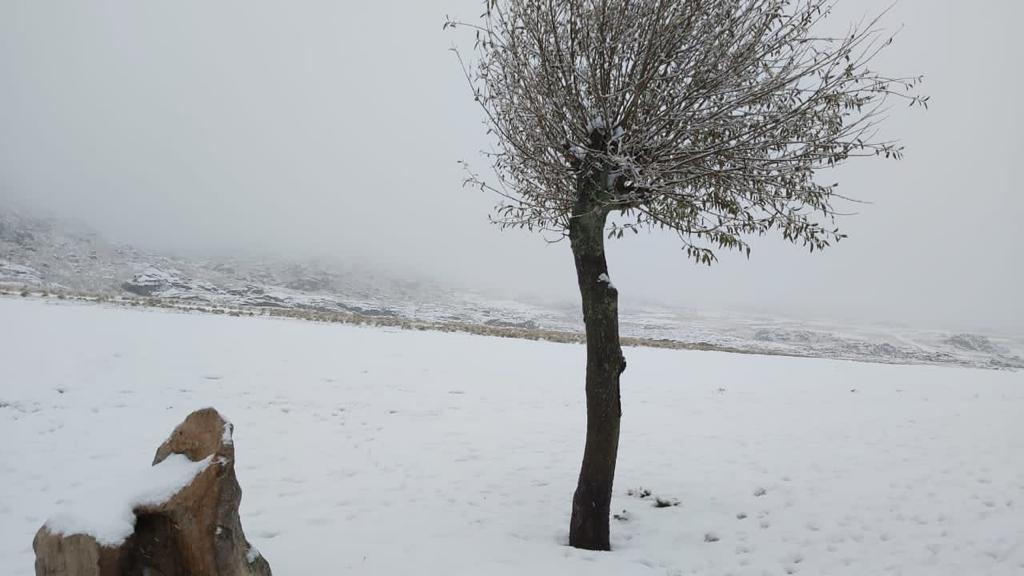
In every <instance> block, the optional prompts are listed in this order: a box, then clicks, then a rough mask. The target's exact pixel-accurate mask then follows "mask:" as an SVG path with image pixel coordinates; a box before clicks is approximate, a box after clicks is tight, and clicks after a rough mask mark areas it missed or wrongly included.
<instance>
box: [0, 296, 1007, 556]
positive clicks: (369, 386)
mask: <svg viewBox="0 0 1024 576" xmlns="http://www.w3.org/2000/svg"><path fill="white" fill-rule="evenodd" d="M0 325H2V326H3V327H4V329H3V330H0V366H2V374H3V376H2V379H0V438H3V441H2V442H0V486H2V487H3V490H0V574H4V575H5V576H29V575H30V574H32V573H33V569H32V558H33V556H32V550H31V546H30V545H31V541H32V536H33V534H34V532H35V530H36V529H37V528H38V527H39V526H40V525H41V524H42V522H43V521H44V520H45V519H46V518H47V517H48V516H50V515H52V514H56V513H59V512H60V511H61V510H62V509H64V507H65V506H66V505H67V503H68V502H70V501H75V500H79V499H82V498H88V497H89V494H91V493H93V492H94V491H96V490H98V489H99V488H101V487H103V486H105V485H107V484H108V483H110V482H111V481H112V479H117V478H119V477H121V476H122V475H124V474H127V473H129V472H130V471H131V470H132V469H133V467H135V466H136V465H137V463H139V462H146V461H148V460H149V459H150V458H151V456H152V450H153V448H154V447H155V446H156V445H157V444H159V442H160V441H161V440H162V439H163V438H164V437H165V436H166V435H167V432H168V430H170V428H171V427H173V426H174V425H175V424H176V423H177V422H179V421H180V420H181V419H182V418H183V417H184V416H185V415H186V414H188V413H189V412H190V411H192V410H193V409H196V408H200V407H204V406H208V405H213V406H216V407H217V408H219V409H220V410H222V411H223V412H224V413H225V414H226V415H228V416H229V417H231V418H232V419H233V421H234V424H235V440H236V443H237V450H238V452H237V456H238V466H239V467H238V474H239V479H240V481H241V484H242V487H243V490H244V496H243V500H242V520H243V523H244V525H245V527H246V532H247V534H248V536H249V538H250V540H252V541H253V543H254V544H255V545H256V546H258V547H259V549H260V550H261V551H262V552H263V554H264V555H265V556H266V557H267V558H268V559H269V561H270V562H271V564H272V566H273V568H274V571H275V573H276V574H282V575H294V574H375V575H382V576H385V575H392V574H393V575H406V574H466V575H469V574H488V575H501V574H508V575H517V576H518V575H521V574H537V575H547V574H551V575H556V574H557V575H566V574H591V575H599V574H606V575H609V576H613V575H614V576H621V575H632V574H637V575H647V574H650V575H682V574H707V575H724V574H733V575H736V576H745V575H750V576H762V575H765V574H773V575H786V574H802V575H807V576H819V575H823V574H829V575H833V576H865V575H877V574H901V575H903V576H964V575H982V574H984V575H989V576H1016V575H1019V574H1024V548H1022V547H1021V545H1020V544H1021V542H1024V514H1022V510H1021V507H1022V506H1024V460H1022V459H1021V458H1020V455H1021V454H1024V421H1022V420H1021V418H1020V414H1021V413H1022V411H1024V379H1022V375H1021V373H1019V372H1010V371H992V370H975V369H965V368H955V367H936V366H896V365H883V364H866V363H853V362H841V361H833V360H815V359H793V358H785V357H773V356H755V355H736V354H721V353H713V352H688V351H671V350H654V349H648V348H630V349H627V350H626V354H627V356H628V358H629V370H627V372H626V373H625V374H624V378H623V410H624V419H623V429H622V441H621V457H620V463H619V467H618V477H617V481H616V489H615V495H614V500H613V508H614V510H615V512H616V520H614V521H613V528H612V529H613V541H612V544H613V547H614V551H613V552H611V553H591V552H584V551H580V550H575V549H571V548H569V547H567V546H566V545H565V534H566V528H567V522H568V515H569V504H570V498H571V495H572V491H573V488H574V486H575V482H576V474H577V472H578V469H577V466H578V463H579V457H580V454H581V452H582V439H583V433H582V431H583V426H584V408H583V394H582V381H581V378H582V374H583V364H584V349H583V347H581V346H578V345H572V344H556V343H550V342H530V341H523V340H508V339H496V338H486V337H480V336H470V335H464V334H441V333H434V332H418V331H401V330H394V329H381V328H370V327H356V326H345V325H338V324H316V323H310V322H299V321H293V320H276V319H266V318H230V317H225V316H214V315H201V314H183V313H179V312H168V311H160V310H144V309H134V310H126V309H122V308H114V307H108V306H98V305H83V304H72V303H67V302H61V303H58V301H56V300H55V299H51V300H45V301H44V300H39V299H22V298H0ZM647 491H650V493H651V495H650V496H646V497H642V496H643V495H644V494H646V492H647ZM631 492H632V495H631ZM655 497H660V498H662V499H664V500H665V501H667V502H668V503H669V504H671V503H674V502H678V505H676V506H673V505H669V506H667V507H664V508H658V507H656V506H654V504H653V502H652V500H653V499H654V498H655Z"/></svg>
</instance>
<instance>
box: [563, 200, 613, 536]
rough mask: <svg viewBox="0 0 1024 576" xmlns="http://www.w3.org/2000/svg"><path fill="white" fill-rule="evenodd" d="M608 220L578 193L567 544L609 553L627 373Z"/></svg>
mask: <svg viewBox="0 0 1024 576" xmlns="http://www.w3.org/2000/svg"><path fill="white" fill-rule="evenodd" d="M607 216H608V212H607V209H605V208H604V207H601V206H599V205H598V204H597V203H595V202H592V201H590V200H589V199H588V198H587V195H586V194H581V195H580V199H579V200H578V201H577V202H576V206H575V207H574V209H573V217H572V219H571V221H570V224H569V238H570V240H571V241H572V252H573V256H574V258H575V260H576V276H577V279H578V281H579V286H580V296H582V299H583V322H584V324H585V325H586V333H587V381H586V389H587V444H586V448H585V449H584V452H583V465H582V467H581V469H580V478H579V484H578V485H577V487H576V494H575V496H574V497H573V502H572V520H571V521H570V524H569V544H570V545H571V546H574V547H576V548H585V549H588V550H609V549H610V545H609V542H608V522H609V515H610V512H611V510H610V508H611V498H612V482H613V480H614V478H615V460H616V457H617V455H618V449H619V419H620V418H621V416H622V406H621V404H620V402H619V375H620V374H622V372H623V371H624V370H625V369H626V360H625V358H623V356H622V347H621V346H620V345H619V304H618V301H619V295H618V292H617V291H616V289H615V287H614V286H613V285H612V283H611V281H610V277H609V276H608V264H607V262H606V261H605V256H604V239H605V221H606V219H607Z"/></svg>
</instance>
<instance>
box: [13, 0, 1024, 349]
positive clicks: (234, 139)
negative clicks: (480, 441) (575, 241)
mask: <svg viewBox="0 0 1024 576" xmlns="http://www.w3.org/2000/svg"><path fill="white" fill-rule="evenodd" d="M842 4H844V5H845V8H844V10H843V11H842V12H840V13H839V14H837V17H836V21H837V22H846V21H848V20H851V19H855V18H859V17H860V16H861V15H862V14H863V13H865V12H877V11H879V10H881V9H884V8H885V7H886V6H888V5H889V4H890V1H889V0H870V1H865V0H844V1H843V2H842ZM480 9H481V6H480V2H479V0H447V1H406V2H402V3H396V2H338V1H336V0H323V1H311V0H303V1H295V2H287V3H281V2H264V1H259V2H256V1H252V0H248V1H244V2H243V1H235V0H233V1H223V0H222V1H218V2H198V1H181V2H157V1H140V0H123V1H98V0H93V1H88V2H86V1H79V0H67V1H63V2H59V1H47V2H41V1H16V0H4V1H3V2H0V208H2V207H3V206H4V204H5V203H8V202H9V203H18V204H19V205H22V206H29V207H31V208H32V209H33V210H38V211H40V212H43V213H47V214H53V215H57V216H61V217H68V218H76V219H79V220H81V221H83V222H86V223H88V224H89V225H91V226H92V227H94V228H96V229H97V230H98V231H100V232H101V233H103V234H105V235H106V236H107V237H109V238H110V239H112V240H114V241H118V242H129V243H133V244H136V245H139V246H142V247H147V248H151V249H156V250H166V251H174V252H179V253H188V254H211V255H230V254H241V253H245V254H253V253H259V254H268V255H273V256H279V257H288V258H293V259H306V258H322V259H328V260H337V261H340V262H352V261H357V262H366V263H371V264H373V265H374V266H377V267H380V268H384V269H387V270H391V271H394V272H395V273H396V274H400V275H405V276H425V277H430V278H434V279H438V280H441V281H445V282H450V283H453V284H457V285H461V286H469V287H476V288H479V289H481V290H485V291H489V292H492V293H495V294H500V295H511V296H516V295H519V296H539V297H547V298H563V299H569V298H573V297H574V291H575V288H576V287H575V277H574V272H573V269H572V259H571V255H570V253H569V247H568V246H567V245H566V244H564V243H555V244H550V243H548V242H547V241H546V240H545V238H544V237H542V236H540V235H537V234H530V233H526V232H502V231H500V230H499V229H498V228H497V227H496V226H493V225H492V224H490V223H489V222H488V214H489V213H490V210H491V208H492V207H493V206H494V204H495V203H496V198H494V197H491V196H489V195H487V194H485V193H482V192H479V191H474V190H468V189H463V188H462V187H461V180H462V177H463V174H462V171H461V168H460V167H459V166H458V165H457V161H458V160H462V159H465V160H468V161H470V162H471V163H473V164H474V165H475V166H477V167H478V168H484V167H485V165H484V163H483V162H482V161H481V160H480V159H479V155H478V150H480V149H482V148H484V147H485V146H486V145H487V140H486V137H485V134H484V127H483V126H482V125H481V115H480V113H479V110H478V109H477V108H475V107H474V103H473V101H472V99H471V97H470V96H469V94H468V90H467V88H466V85H465V81H464V79H463V78H462V76H461V72H460V69H459V67H458V64H457V61H456V59H455V58H454V56H453V55H452V54H451V53H450V52H449V51H448V48H450V47H451V45H452V44H453V42H459V41H462V40H465V36H462V35H461V34H460V33H459V32H455V33H453V32H451V31H448V32H444V31H442V30H441V24H442V22H443V19H444V16H445V14H452V15H459V16H463V17H465V18H473V17H475V16H476V15H477V14H478V13H479V12H480ZM1022 20H1024V6H1022V4H1021V3H1020V2H1018V1H1017V0H985V1H984V2H960V1H952V0H943V1H935V0H903V1H902V2H900V3H899V4H897V5H896V6H895V7H894V8H893V9H892V11H891V13H890V14H889V15H888V17H887V19H886V23H887V26H888V27H890V28H898V27H899V26H901V25H902V26H904V29H903V30H902V31H901V32H900V34H899V36H898V37H897V40H896V42H895V43H894V44H893V45H892V46H891V47H890V48H889V49H888V51H887V52H886V53H885V54H884V55H883V57H882V58H881V60H880V61H879V67H880V68H882V69H883V70H885V71H886V72H889V73H892V74H898V75H904V74H910V75H912V74H924V75H925V77H926V81H925V84H924V85H923V91H924V92H925V93H927V94H929V95H931V96H932V103H931V109H930V110H929V111H927V112H924V111H922V110H920V109H906V108H904V107H903V106H902V105H899V106H896V107H895V108H894V109H893V111H892V114H891V118H890V121H889V122H888V123H887V124H886V125H885V128H884V135H886V136H895V137H899V138H900V139H901V140H902V141H903V142H904V144H905V145H906V147H907V151H906V158H905V160H903V161H901V162H892V161H884V160H866V161H860V162H854V163H852V164H850V165H849V167H847V168H844V169H843V170H842V172H841V174H840V176H841V178H840V182H841V183H842V191H843V193H844V194H846V195H849V196H853V197H856V198H859V199H861V200H864V201H867V202H869V203H868V204H864V205H850V206H845V207H844V208H847V209H849V210H851V211H856V212H857V214H856V215H854V216H850V217H846V218H843V219H842V220H841V221H840V225H841V227H842V228H843V230H844V231H845V232H846V233H847V234H849V235H850V238H849V239H847V240H844V241H843V242H841V243H840V244H839V245H838V246H836V247H834V248H833V249H831V250H828V251H826V252H824V253H820V254H819V253H817V252H816V253H814V254H808V253H807V252H806V250H804V249H802V248H800V247H796V246H792V245H788V244H785V243H783V242H782V241H781V240H764V241H758V242H755V243H754V252H753V254H752V255H751V258H750V259H749V260H747V259H746V258H744V257H739V256H737V255H730V254H722V255H721V261H720V262H719V263H718V264H716V265H715V266H713V267H711V268H708V267H698V266H696V265H694V264H692V263H690V262H688V261H687V260H686V259H685V257H684V254H683V252H682V251H681V250H680V246H679V243H678V241H677V240H676V239H675V238H674V237H672V236H671V235H668V234H650V235H641V236H637V237H632V238H628V239H624V240H621V241H617V242H615V243H613V244H612V246H610V248H609V251H610V253H609V258H610V266H611V270H612V276H613V279H614V281H615V283H616V284H617V285H618V287H619V289H620V292H621V293H622V295H623V298H624V299H625V302H626V303H627V305H632V304H631V303H638V302H657V303H662V304H668V305H673V306H683V307H689V308H693V309H697V310H701V309H712V308H713V309H727V310H732V309H737V310H745V311H752V310H753V311H761V312H767V313H773V314H784V315H796V316H822V317H831V318H837V319H855V320H864V321H891V322H900V323H911V324H915V325H920V326H925V327H946V326H950V327H967V328H989V329H998V330H1014V331H1020V330H1022V329H1024V304H1022V303H1021V300H1020V295H1021V294H1024V272H1022V270H1024V256H1022V254H1021V250H1022V248H1024V232H1022V220H1024V200H1022V198H1021V195H1020V194H1019V193H1018V188H1019V186H1018V184H1017V182H1018V181H1019V180H1018V178H1015V176H1016V174H1015V168H1016V162H1018V161H1019V159H1020V158H1021V157H1022V156H1024V144H1022V140H1021V130H1022V128H1024V113H1022V111H1021V107H1020V106H1019V105H1018V103H1017V99H1018V97H1019V94H1020V92H1021V88H1022V81H1021V79H1020V64H1019V63H1018V61H1017V60H1018V58H1019V57H1020V55H1022V54H1024V40H1022V36H1021V35H1020V34H1019V32H1018V31H1017V30H1016V26H1018V25H1019V23H1020V22H1021V21H1022ZM460 38H461V40H460Z"/></svg>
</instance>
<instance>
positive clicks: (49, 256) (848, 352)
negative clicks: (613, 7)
mask: <svg viewBox="0 0 1024 576" xmlns="http://www.w3.org/2000/svg"><path fill="white" fill-rule="evenodd" d="M24 288H28V289H31V290H36V291H47V292H57V293H67V294H93V295H104V296H110V297H119V298H126V299H132V300H135V301H136V303H140V302H141V303H149V304H153V303H158V304H161V305H175V306H199V307H207V308H210V307H212V308H221V309H236V310H239V309H240V310H249V311H253V310H255V311H268V310H269V311H282V312H286V313H288V314H289V315H292V316H303V315H307V316H312V315H321V314H328V315H334V316H333V317H336V318H340V319H341V320H342V321H356V322H360V323H375V322H376V323H386V324H392V325H397V324H403V323H406V322H417V323H421V324H424V325H425V326H426V327H434V328H440V329H451V328H452V327H453V326H454V327H455V328H458V329H463V328H465V327H466V326H467V325H468V326H471V327H479V328H481V329H482V330H480V331H490V332H500V331H505V332H507V333H509V334H511V335H518V336H529V337H534V338H536V337H546V338H549V339H557V340H567V339H573V338H576V337H578V335H579V334H580V333H581V332H582V319H581V316H580V311H579V307H578V305H577V304H575V303H572V302H570V303H563V304H560V305H552V304H550V303H537V302H525V301H511V300H507V299H500V298H495V297H492V296H488V295H486V294H479V293H474V292H471V291H467V290H462V289H458V288H454V287H450V286H445V285H443V284H441V283H439V282H436V281H424V280H408V279H398V278H393V277H389V276H387V275H385V274H381V273H376V272H372V271H368V270H365V269H360V268H355V267H348V268H345V267H337V266H328V265H325V264H323V263H317V262H312V263H304V264H300V263H294V262H277V261H272V260H245V259H235V260H201V259H185V258H179V257H169V256H165V255H157V254H152V253H147V252H144V251H141V250H137V249H135V248H132V247H129V246H118V245H113V244H110V243H108V242H106V241H105V240H103V239H102V238H101V237H99V236H98V235H97V234H95V233H92V232H90V231H88V230H86V229H83V228H82V227H81V226H77V227H76V226H69V225H67V224H65V223H58V222H53V221H49V220H42V219H38V218H31V217H26V216H21V215H18V214H16V213H14V212H12V211H9V210H8V211H4V210H3V209H2V208H0V290H3V289H7V290H9V291H13V292H17V291H20V290H21V289H24ZM621 313H622V317H621V321H620V323H621V327H622V332H623V336H626V337H629V338H633V339H635V340H637V341H642V342H643V343H646V344H649V345H654V346H674V347H683V348H687V347H699V348H706V349H719V350H736V351H744V352H752V353H762V354H785V355H795V356H809V357H822V358H837V359H849V360H862V361H870V362H885V363H897V364H899V363H914V364H959V365H965V366H977V367H985V368H995V369H1021V368H1024V335H1016V337H1013V336H1011V335H1005V334H1001V335H993V334H985V335H983V334H975V333H957V332H950V331H945V330H916V329H910V328H893V327H889V326H885V327H881V326H845V325H836V324H835V323H828V322H821V323H811V322H807V321H794V320H788V319H783V318H777V317H763V316H759V317H754V316H750V315H743V314H735V313H731V314H730V313H723V312H712V311H707V310H701V311H694V310H678V309H672V308H669V307H664V306H662V307H658V306H637V305H634V304H631V303H630V302H629V301H628V300H626V301H625V302H624V303H623V305H622V310H621ZM553 332H554V333H558V334H551V333H553Z"/></svg>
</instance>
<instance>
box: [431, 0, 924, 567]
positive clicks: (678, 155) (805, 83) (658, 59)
mask: <svg viewBox="0 0 1024 576" xmlns="http://www.w3.org/2000/svg"><path fill="white" fill-rule="evenodd" d="M836 1H838V0H486V1H485V10H484V13H483V14H482V16H481V18H480V20H479V21H476V22H463V21H458V20H451V19H449V20H448V21H447V23H446V27H456V28H458V27H468V28H470V29H472V30H474V31H475V35H476V43H475V45H474V50H473V54H474V58H472V59H471V60H470V59H468V58H464V57H463V55H462V54H459V60H460V62H462V64H463V69H464V71H465V73H466V76H467V79H468V81H469V83H470V86H471V87H472V91H473V96H474V97H475V100H476V102H478V103H479V105H480V106H481V107H482V109H483V111H484V113H485V114H486V118H487V123H488V125H489V128H490V132H491V133H493V135H494V139H495V148H494V149H493V150H492V151H491V152H490V153H489V154H488V155H489V158H490V159H491V160H492V161H493V170H494V173H495V178H494V179H493V180H492V181H490V182H488V181H486V180H485V179H484V178H482V177H480V176H478V175H477V174H476V173H474V172H472V171H470V172H469V174H470V176H469V178H468V180H467V182H468V183H469V184H471V185H474V186H479V187H480V188H481V189H483V190H490V191H493V192H495V193H497V194H499V195H500V196H501V197H502V198H503V201H502V203H501V204H500V205H499V207H498V208H497V213H496V218H495V219H496V221H497V222H499V223H500V224H501V225H502V226H506V227H523V228H527V229H530V230H538V231H546V232H553V233H555V234H558V235H559V237H565V236H567V237H568V238H569V240H570V244H571V247H572V251H573V255H574V257H575V262H576V272H577V278H578V282H579V289H580V295H581V296H582V301H583V319H584V322H585V324H586V336H587V373H586V397H587V442H586V448H585V451H584V455H583V465H582V468H581V471H580V477H579V484H578V486H577V488H576V493H575V496H574V498H573V506H572V520H571V522H570V531H569V540H570V543H571V544H572V545H573V546H576V547H579V548H589V549H599V550H607V549H609V540H608V516H609V506H610V500H611V493H612V482H613V477H614V473H615V462H616V456H617V450H618V439H619V420H620V418H621V406H620V399H619V377H620V375H621V374H622V372H623V371H624V370H625V368H626V361H625V359H624V358H623V355H622V349H621V347H620V344H619V327H618V293H617V291H616V289H615V287H614V285H613V284H612V283H611V281H610V277H609V275H608V267H607V263H606V261H605V249H604V241H605V238H606V237H609V238H612V237H622V235H623V234H624V232H627V231H638V230H640V229H642V228H661V229H668V230H672V231H674V232H676V233H677V234H678V235H679V238H680V240H681V241H682V244H683V247H684V248H685V250H686V253H687V255H688V256H689V257H690V258H692V259H694V260H695V261H697V262H699V263H705V264H711V263H712V262H713V261H714V260H715V249H730V250H740V251H743V252H745V253H746V254H747V256H749V254H750V248H749V245H748V243H747V240H746V238H747V237H749V236H750V235H764V234H766V233H768V232H769V231H772V230H777V231H780V232H781V234H782V236H783V237H784V238H786V239H787V240H790V241H793V242H797V243H802V244H803V245H805V246H808V247H809V248H810V250H812V251H813V250H815V249H822V248H824V247H826V246H829V245H830V244H831V243H832V242H835V241H838V240H840V239H841V238H843V235H842V234H841V233H840V232H839V229H838V228H836V227H835V216H836V215H837V213H836V211H835V210H834V209H833V200H834V199H837V198H842V197H841V196H840V195H839V194H838V189H837V185H835V184H825V183H822V182H820V181H819V180H820V178H821V176H822V173H823V172H826V171H827V169H829V168H831V167H834V166H836V165H837V164H840V163H843V162H845V161H846V160H848V159H850V158H853V157H857V156H885V157H890V158H899V157H900V156H901V148H900V147H899V146H898V144H897V143H895V142H892V141H886V140H882V139H880V138H878V136H877V131H876V127H877V126H878V124H879V122H880V121H881V120H882V119H883V117H884V112H885V110H886V102H887V101H891V100H890V99H891V97H898V98H900V99H903V100H905V101H906V102H908V103H910V104H911V105H915V104H922V105H924V104H926V103H927V99H926V98H923V97H920V96H916V95H915V94H914V88H915V86H916V84H917V83H918V82H919V80H920V79H919V78H897V77H889V76H886V75H883V74H881V73H879V72H876V71H875V70H873V69H872V68H870V67H869V65H870V64H871V62H872V60H873V58H874V57H875V56H876V55H877V54H878V53H879V51H880V50H882V49H883V48H884V47H885V46H886V45H888V44H889V43H891V41H892V38H891V37H889V36H886V35H884V34H883V32H882V30H881V29H880V28H879V26H878V24H879V20H878V19H877V18H876V19H874V20H865V21H863V22H861V23H860V24H859V25H855V26H852V27H851V28H850V29H849V31H848V32H847V33H846V34H844V35H842V36H834V37H833V36H828V35H822V34H819V33H818V29H819V28H820V25H821V24H822V22H823V21H824V20H825V19H826V18H827V17H828V16H829V14H830V12H831V11H832V9H833V7H834V6H835V3H836ZM456 53H459V51H458V50H456ZM609 216H612V217H611V219H610V218H609Z"/></svg>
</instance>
